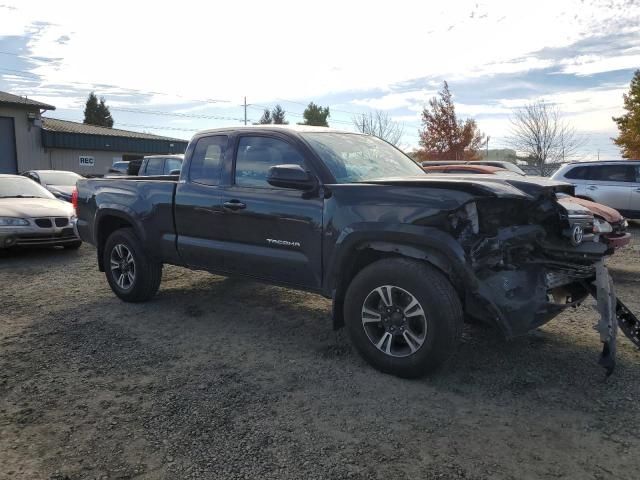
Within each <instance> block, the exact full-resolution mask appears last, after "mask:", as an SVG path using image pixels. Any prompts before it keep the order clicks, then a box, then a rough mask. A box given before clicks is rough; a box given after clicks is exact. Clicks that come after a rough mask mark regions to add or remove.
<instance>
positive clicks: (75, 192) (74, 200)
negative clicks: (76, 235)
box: [71, 187, 78, 215]
mask: <svg viewBox="0 0 640 480" xmlns="http://www.w3.org/2000/svg"><path fill="white" fill-rule="evenodd" d="M71 204H72V205H73V209H74V210H75V212H76V215H77V214H78V187H73V193H71Z"/></svg>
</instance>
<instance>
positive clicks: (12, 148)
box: [0, 117, 18, 173]
mask: <svg viewBox="0 0 640 480" xmlns="http://www.w3.org/2000/svg"><path fill="white" fill-rule="evenodd" d="M0 173H18V163H17V161H16V133H15V130H14V127H13V118H11V117H0Z"/></svg>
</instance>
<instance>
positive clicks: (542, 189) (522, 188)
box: [365, 174, 574, 200]
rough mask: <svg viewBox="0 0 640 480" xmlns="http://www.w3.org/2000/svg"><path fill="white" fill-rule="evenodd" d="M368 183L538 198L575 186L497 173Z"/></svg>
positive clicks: (384, 179)
mask: <svg viewBox="0 0 640 480" xmlns="http://www.w3.org/2000/svg"><path fill="white" fill-rule="evenodd" d="M365 183H369V184H376V185H397V186H412V187H421V186H424V187H428V188H443V189H451V190H462V191H466V192H468V193H471V194H476V195H482V196H493V197H506V198H509V197H511V198H528V199H532V200H533V199H535V198H538V197H540V196H541V195H543V194H544V193H549V192H554V193H566V194H567V195H573V193H574V187H573V185H571V184H569V183H565V182H557V181H555V180H549V179H546V178H542V177H516V176H514V177H502V176H496V175H477V174H474V175H456V176H455V178H453V177H452V176H451V175H443V176H436V175H424V176H415V177H394V178H379V179H374V180H369V181H367V182H365Z"/></svg>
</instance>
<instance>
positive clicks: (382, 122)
mask: <svg viewBox="0 0 640 480" xmlns="http://www.w3.org/2000/svg"><path fill="white" fill-rule="evenodd" d="M351 121H352V122H353V125H354V126H355V127H356V128H357V129H358V131H359V132H361V133H366V134H368V135H374V136H376V137H378V138H381V139H382V140H385V141H387V142H389V143H391V144H392V145H396V146H397V145H398V144H399V143H400V140H401V139H402V135H403V134H404V125H402V124H400V123H398V122H394V121H393V120H392V119H391V117H390V116H389V115H388V114H386V113H385V112H381V111H380V110H375V111H373V112H367V113H360V114H358V115H355V116H354V117H353V118H352V119H351Z"/></svg>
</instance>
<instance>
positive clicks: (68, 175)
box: [38, 172, 82, 187]
mask: <svg viewBox="0 0 640 480" xmlns="http://www.w3.org/2000/svg"><path fill="white" fill-rule="evenodd" d="M38 175H39V176H40V180H41V181H42V183H44V184H46V185H61V186H68V187H71V186H74V185H75V184H76V181H77V180H78V179H79V178H82V177H81V176H80V175H78V174H77V173H73V172H38Z"/></svg>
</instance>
